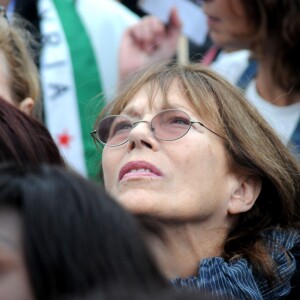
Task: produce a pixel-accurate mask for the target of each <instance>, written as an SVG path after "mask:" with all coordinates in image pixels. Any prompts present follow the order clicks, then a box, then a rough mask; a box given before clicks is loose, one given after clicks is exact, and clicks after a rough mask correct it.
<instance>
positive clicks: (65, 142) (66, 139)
mask: <svg viewBox="0 0 300 300" xmlns="http://www.w3.org/2000/svg"><path fill="white" fill-rule="evenodd" d="M72 139H73V138H72V136H70V135H69V134H68V133H67V132H66V131H65V132H63V133H62V134H60V135H58V136H57V140H58V144H59V146H61V147H65V148H69V147H70V143H71V140H72Z"/></svg>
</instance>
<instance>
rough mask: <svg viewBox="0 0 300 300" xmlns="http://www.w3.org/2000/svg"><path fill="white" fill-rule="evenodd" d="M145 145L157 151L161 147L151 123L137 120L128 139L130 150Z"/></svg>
mask: <svg viewBox="0 0 300 300" xmlns="http://www.w3.org/2000/svg"><path fill="white" fill-rule="evenodd" d="M143 147H146V148H149V149H152V150H153V151H157V150H158V148H159V142H158V140H157V139H156V138H155V137H154V135H153V133H152V131H151V130H150V123H149V122H148V121H139V122H137V123H136V124H135V126H134V127H133V129H132V130H131V132H130V135H129V140H128V150H129V151H131V150H133V149H136V148H143Z"/></svg>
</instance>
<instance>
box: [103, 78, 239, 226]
mask: <svg viewBox="0 0 300 300" xmlns="http://www.w3.org/2000/svg"><path fill="white" fill-rule="evenodd" d="M161 99H162V96H161V94H160V93H158V94H157V95H156V96H155V99H154V107H153V108H152V109H150V108H149V105H148V103H149V99H148V96H147V94H146V92H145V90H143V89H142V90H140V91H139V92H138V93H137V94H136V95H135V96H134V97H133V98H132V100H131V102H130V103H129V104H128V105H127V106H126V108H125V110H124V112H123V114H126V115H130V116H131V118H132V119H133V120H135V121H137V120H145V121H150V120H151V119H152V118H153V116H154V115H155V114H156V113H158V112H160V111H161V110H162V109H163V108H162V101H161ZM168 100H169V103H170V108H177V109H180V110H182V111H184V112H186V113H187V114H188V115H189V116H190V117H191V118H192V120H197V121H203V120H201V118H200V117H199V116H198V114H197V113H196V111H195V109H194V108H193V106H192V105H191V103H190V101H189V100H188V99H187V98H186V96H184V95H183V94H182V92H181V91H180V89H179V88H178V87H177V85H176V84H173V85H172V87H171V89H170V92H169V95H168ZM204 124H205V125H206V126H208V127H209V124H208V123H207V122H204ZM222 142H223V141H222V139H221V138H220V137H218V136H216V135H215V134H213V133H211V132H210V131H208V130H207V129H205V128H204V127H202V126H200V125H199V124H194V125H193V126H192V128H191V129H190V130H189V132H188V133H187V134H186V135H184V136H183V137H182V138H180V139H178V140H174V141H162V140H158V139H156V138H155V137H154V136H153V134H152V133H151V131H150V130H149V125H148V123H139V124H138V125H137V126H136V127H134V129H132V131H131V134H130V137H129V141H128V142H127V143H125V144H123V145H121V146H117V147H108V146H105V148H104V151H103V159H102V164H103V172H104V181H105V187H106V189H107V191H108V192H110V193H111V194H112V195H113V196H115V197H116V198H117V199H118V201H119V202H120V203H121V204H122V205H123V206H125V207H126V208H128V209H129V210H130V211H131V212H133V213H135V214H146V215H149V216H150V215H151V216H153V217H156V218H162V219H168V220H177V221H179V220H183V221H188V220H190V221H192V220H200V221H207V222H211V221H212V220H215V222H217V223H220V222H221V223H222V222H223V221H224V217H225V216H226V215H227V209H228V199H229V198H230V194H231V192H232V190H233V185H234V184H235V182H236V180H237V178H236V176H235V175H234V174H233V173H231V172H230V171H229V167H228V159H227V156H226V153H225V149H224V146H223V144H222Z"/></svg>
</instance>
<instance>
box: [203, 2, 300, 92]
mask: <svg viewBox="0 0 300 300" xmlns="http://www.w3.org/2000/svg"><path fill="white" fill-rule="evenodd" d="M203 9H204V12H205V13H206V14H207V15H208V24H209V28H210V36H211V38H212V40H213V41H214V43H216V44H217V45H219V46H221V47H224V48H225V49H226V48H227V47H229V48H230V47H233V48H236V49H250V50H251V51H252V52H253V54H254V56H255V57H256V58H257V59H258V60H261V59H264V60H267V61H268V62H269V63H270V65H271V74H272V76H273V79H274V81H275V83H276V84H277V85H278V86H279V87H280V88H282V89H283V90H286V91H289V90H291V89H292V91H293V92H299V91H300V76H299V68H300V60H299V54H298V53H299V52H300V40H299V35H300V3H299V0H291V1H278V0H253V1H248V0H205V1H204V3H203Z"/></svg>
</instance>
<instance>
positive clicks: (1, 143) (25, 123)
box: [0, 98, 64, 165]
mask: <svg viewBox="0 0 300 300" xmlns="http://www.w3.org/2000/svg"><path fill="white" fill-rule="evenodd" d="M6 161H14V162H17V163H19V164H26V163H30V164H40V163H48V164H55V165H64V161H63V158H62V157H61V155H60V153H59V150H58V148H57V146H56V145H55V143H54V141H53V139H52V137H51V135H50V133H49V131H48V130H47V128H46V127H45V126H44V125H43V124H42V123H40V122H39V121H37V120H36V119H34V118H32V117H30V116H28V115H26V114H24V113H23V112H21V111H20V110H19V109H17V108H16V107H15V106H14V105H11V104H10V103H8V102H6V101H5V100H3V99H1V98H0V162H2V163H3V162H6Z"/></svg>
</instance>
